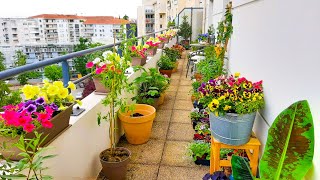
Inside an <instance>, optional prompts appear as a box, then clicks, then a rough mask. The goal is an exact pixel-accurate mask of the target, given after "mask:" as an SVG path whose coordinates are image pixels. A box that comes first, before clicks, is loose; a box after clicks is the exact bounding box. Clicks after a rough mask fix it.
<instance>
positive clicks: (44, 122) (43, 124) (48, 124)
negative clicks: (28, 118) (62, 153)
mask: <svg viewBox="0 0 320 180" xmlns="http://www.w3.org/2000/svg"><path fill="white" fill-rule="evenodd" d="M41 124H42V126H43V127H44V128H52V126H53V124H52V122H51V121H42V122H41Z"/></svg>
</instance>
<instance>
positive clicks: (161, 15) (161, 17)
mask: <svg viewBox="0 0 320 180" xmlns="http://www.w3.org/2000/svg"><path fill="white" fill-rule="evenodd" d="M160 18H162V14H160ZM160 26H161V25H160Z"/></svg>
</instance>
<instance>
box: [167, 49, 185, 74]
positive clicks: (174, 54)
mask: <svg viewBox="0 0 320 180" xmlns="http://www.w3.org/2000/svg"><path fill="white" fill-rule="evenodd" d="M163 52H164V54H165V55H166V56H168V57H169V59H170V60H171V61H172V62H173V63H175V64H174V68H173V70H172V72H173V73H174V72H177V71H178V65H179V61H178V59H179V58H180V57H181V56H180V53H179V51H177V50H176V49H174V48H165V49H164V50H163Z"/></svg>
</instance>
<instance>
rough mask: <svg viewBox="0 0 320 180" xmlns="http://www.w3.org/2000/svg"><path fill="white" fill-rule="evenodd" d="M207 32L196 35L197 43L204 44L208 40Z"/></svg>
mask: <svg viewBox="0 0 320 180" xmlns="http://www.w3.org/2000/svg"><path fill="white" fill-rule="evenodd" d="M208 36H209V35H208V34H207V33H205V34H199V35H198V41H199V43H200V44H206V43H207V41H208Z"/></svg>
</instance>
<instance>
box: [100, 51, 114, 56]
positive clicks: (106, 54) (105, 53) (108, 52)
mask: <svg viewBox="0 0 320 180" xmlns="http://www.w3.org/2000/svg"><path fill="white" fill-rule="evenodd" d="M109 54H112V51H105V52H104V53H103V54H102V56H103V57H104V58H106V57H108V55H109Z"/></svg>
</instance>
